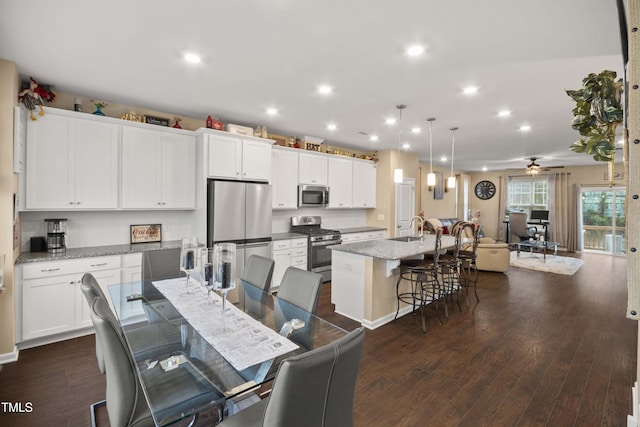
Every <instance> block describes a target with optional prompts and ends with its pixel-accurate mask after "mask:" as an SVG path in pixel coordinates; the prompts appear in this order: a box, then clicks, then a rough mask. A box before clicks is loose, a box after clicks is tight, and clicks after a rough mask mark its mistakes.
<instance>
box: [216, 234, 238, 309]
mask: <svg viewBox="0 0 640 427" xmlns="http://www.w3.org/2000/svg"><path fill="white" fill-rule="evenodd" d="M214 259H215V263H214V266H215V268H216V282H215V284H216V289H218V290H219V291H220V292H221V293H222V312H223V313H224V311H225V309H226V303H227V293H228V292H229V291H230V290H232V289H234V288H235V287H236V244H235V243H219V244H217V245H216V246H215V247H214Z"/></svg>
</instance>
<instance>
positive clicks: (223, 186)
mask: <svg viewBox="0 0 640 427" xmlns="http://www.w3.org/2000/svg"><path fill="white" fill-rule="evenodd" d="M224 242H231V243H235V244H236V245H237V254H236V266H237V270H238V271H237V277H238V278H239V277H240V276H241V275H242V269H243V268H244V265H245V262H246V260H247V259H249V256H251V255H253V254H256V255H261V256H264V257H266V258H271V186H270V185H269V184H266V183H265V184H259V183H250V182H236V181H217V180H209V181H208V183H207V246H208V247H210V248H211V247H213V246H214V245H215V244H216V243H224Z"/></svg>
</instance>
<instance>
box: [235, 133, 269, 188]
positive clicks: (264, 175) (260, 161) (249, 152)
mask: <svg viewBox="0 0 640 427" xmlns="http://www.w3.org/2000/svg"><path fill="white" fill-rule="evenodd" d="M270 177H271V144H270V143H266V142H258V141H250V140H243V141H242V179H248V180H251V181H269V178H270Z"/></svg>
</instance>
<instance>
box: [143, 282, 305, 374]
mask: <svg viewBox="0 0 640 427" xmlns="http://www.w3.org/2000/svg"><path fill="white" fill-rule="evenodd" d="M186 280H187V279H186V278H184V277H182V278H178V279H167V280H162V281H154V282H152V283H153V285H154V286H155V287H156V288H157V289H158V290H159V291H160V292H161V293H162V294H163V295H164V296H165V298H167V300H169V302H170V303H171V304H173V306H174V307H175V308H176V310H178V312H179V313H180V314H181V315H182V317H184V319H185V320H187V322H189V324H190V325H191V326H192V327H193V328H194V329H195V330H196V331H197V332H198V333H199V334H200V335H201V336H202V338H204V339H205V340H206V341H207V342H208V343H209V344H210V345H211V346H212V347H213V348H215V349H216V350H217V351H218V352H219V353H220V354H221V355H222V356H223V357H224V358H225V359H227V361H228V362H229V363H230V364H231V365H232V366H233V367H234V368H235V369H236V370H238V371H242V370H244V369H246V368H248V367H250V366H253V365H256V364H259V363H262V362H265V361H267V360H271V359H274V358H276V357H278V356H281V355H283V354H286V353H288V352H290V351H293V350H295V349H297V348H298V346H297V345H296V344H294V343H293V342H291V341H290V340H289V339H287V338H285V337H283V336H282V335H280V334H279V333H277V332H276V331H274V330H272V329H269V328H268V327H266V326H264V325H263V324H262V323H260V322H258V321H257V320H255V319H253V318H252V317H251V316H249V315H248V314H246V313H245V312H243V311H241V310H240V309H238V308H237V307H236V306H234V305H233V304H231V303H228V304H227V305H226V311H225V313H224V315H223V313H222V297H220V296H219V295H218V294H217V293H215V292H212V300H213V301H214V302H213V303H212V302H211V299H208V298H207V289H206V288H205V287H204V286H202V285H201V284H200V283H199V282H198V281H197V280H195V279H193V278H192V279H191V281H190V282H189V283H190V287H189V292H190V293H187V292H186V286H185V284H186Z"/></svg>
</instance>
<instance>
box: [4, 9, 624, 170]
mask: <svg viewBox="0 0 640 427" xmlns="http://www.w3.org/2000/svg"><path fill="white" fill-rule="evenodd" d="M619 34H620V33H619V28H618V17H617V9H616V4H615V1H613V0H609V1H603V0H563V1H557V0H538V1H523V0H485V1H482V2H480V1H477V0H458V1H455V2H443V1H436V0H396V1H393V2H390V1H381V0H369V1H365V0H349V1H344V0H307V1H296V0H243V1H237V0H219V1H211V0H206V1H205V0H194V1H191V2H185V3H181V2H175V1H173V2H169V1H165V0H155V1H147V0H145V1H124V0H109V1H103V2H89V1H83V0H60V1H55V2H53V1H49V0H31V1H24V0H2V2H1V3H0V58H3V59H7V60H11V61H14V62H15V63H16V64H17V67H18V71H19V73H20V74H21V75H22V76H25V77H26V76H33V77H34V78H35V79H37V80H38V81H39V82H41V83H46V84H51V85H53V86H54V90H55V91H59V92H65V93H70V94H74V95H79V96H86V97H92V98H100V99H104V100H106V101H111V102H117V103H122V104H129V105H135V106H139V107H144V108H148V109H153V110H158V111H163V112H167V113H168V114H172V115H173V114H177V115H183V116H186V117H193V118H197V119H199V118H201V119H202V120H203V123H204V119H205V118H206V116H207V115H209V114H211V115H213V116H217V117H219V118H221V119H222V120H223V121H224V122H231V123H236V124H243V125H249V126H252V127H255V126H257V125H265V126H267V128H268V129H269V131H270V132H272V133H278V134H283V135H297V136H300V137H303V136H304V135H309V136H314V137H318V138H322V139H324V140H325V142H326V143H327V144H329V145H339V146H342V147H348V148H352V149H360V150H367V151H373V150H384V149H397V148H398V146H399V144H398V141H399V138H398V133H399V132H398V128H399V126H398V125H395V126H393V125H387V124H385V119H387V118H389V117H395V118H397V117H398V111H397V110H396V108H395V107H396V105H397V104H406V105H407V108H406V109H405V110H404V113H403V120H402V142H405V141H406V142H408V143H409V144H410V145H411V148H409V149H408V150H409V151H412V152H415V153H417V154H418V155H419V157H420V159H421V160H422V161H426V162H428V161H429V151H428V147H429V132H428V124H427V121H426V118H428V117H435V118H436V120H435V121H434V122H433V163H434V164H435V165H437V164H440V163H439V162H440V161H441V160H440V158H441V156H443V155H446V156H447V157H449V156H450V154H451V141H452V132H451V131H450V128H451V127H454V126H457V127H459V130H458V131H457V132H456V136H455V169H457V170H466V171H479V170H481V168H482V167H486V168H487V169H488V170H500V169H505V168H519V167H522V168H524V167H525V165H526V164H527V163H529V162H528V161H527V160H525V159H526V158H528V157H531V156H535V157H538V158H539V160H538V161H537V163H539V164H540V165H542V166H559V165H565V166H571V165H585V164H594V161H593V160H592V159H591V157H590V156H587V155H584V154H575V153H573V152H571V151H569V150H568V148H567V147H568V146H569V145H570V144H571V143H572V142H574V141H575V140H577V139H578V138H579V135H578V133H577V132H576V131H574V130H573V129H571V126H570V123H571V119H572V114H571V109H572V108H573V105H572V104H573V103H572V101H571V99H570V98H569V97H568V96H567V95H566V94H565V93H564V90H565V89H577V88H579V87H580V85H581V82H582V78H583V77H585V76H586V75H587V74H589V73H592V72H595V73H598V72H600V71H602V70H605V69H610V70H614V71H617V72H618V75H619V76H622V71H623V65H622V55H621V47H620V46H621V44H620V35H619ZM413 44H420V45H422V46H424V47H425V53H424V54H423V55H421V56H418V57H409V56H408V55H407V54H406V49H407V48H408V47H409V46H411V45H413ZM185 52H193V53H197V54H199V55H201V57H202V62H201V63H200V64H197V65H194V64H190V63H187V62H186V61H184V59H183V54H184V53H185ZM322 84H328V85H330V86H332V87H333V93H332V94H330V95H320V94H318V93H317V91H316V88H317V86H318V85H322ZM468 85H475V86H477V87H478V88H479V90H478V92H477V93H476V94H475V95H473V96H466V95H463V94H462V89H463V88H464V87H465V86H468ZM269 107H275V108H277V109H278V113H277V115H275V116H269V115H267V114H266V109H267V108H269ZM502 109H508V110H510V111H512V115H511V116H510V117H507V118H500V117H498V115H497V113H498V111H499V110H502ZM107 112H108V109H107ZM329 123H333V124H335V125H336V126H337V129H336V130H333V131H330V130H327V128H326V126H327V125H328V124H329ZM523 124H527V125H530V126H531V130H530V131H529V132H523V131H520V130H519V127H520V126H521V125H523ZM413 127H421V128H422V132H421V133H420V134H412V133H410V129H411V128H413ZM369 135H378V136H379V140H378V141H376V142H372V141H370V140H369ZM445 164H446V167H447V168H448V167H449V163H448V161H447V162H446V163H445Z"/></svg>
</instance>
